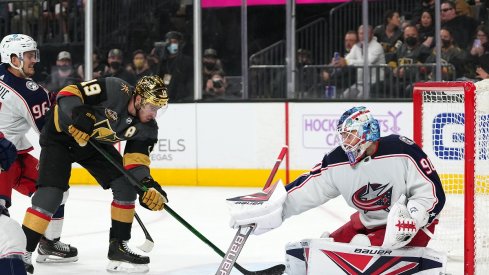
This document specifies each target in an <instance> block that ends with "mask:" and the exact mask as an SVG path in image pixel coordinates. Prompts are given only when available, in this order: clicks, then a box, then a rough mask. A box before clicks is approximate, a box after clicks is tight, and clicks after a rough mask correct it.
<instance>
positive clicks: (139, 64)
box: [127, 49, 154, 82]
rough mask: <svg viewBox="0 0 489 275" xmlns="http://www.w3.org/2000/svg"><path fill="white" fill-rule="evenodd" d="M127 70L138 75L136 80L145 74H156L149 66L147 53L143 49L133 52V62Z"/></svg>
mask: <svg viewBox="0 0 489 275" xmlns="http://www.w3.org/2000/svg"><path fill="white" fill-rule="evenodd" d="M127 70H128V71H129V72H130V73H133V74H135V75H136V82H137V80H139V79H140V78H141V77H143V76H147V75H148V76H149V75H153V74H154V73H153V71H151V69H150V68H149V65H148V58H147V56H146V53H145V52H144V51H143V50H141V49H139V50H135V51H134V52H133V53H132V63H131V64H130V65H129V66H127Z"/></svg>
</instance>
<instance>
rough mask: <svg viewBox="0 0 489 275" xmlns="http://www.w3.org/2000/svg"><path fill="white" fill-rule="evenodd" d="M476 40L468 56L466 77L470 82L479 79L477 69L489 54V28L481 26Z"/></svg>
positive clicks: (477, 31) (478, 28)
mask: <svg viewBox="0 0 489 275" xmlns="http://www.w3.org/2000/svg"><path fill="white" fill-rule="evenodd" d="M476 34H477V35H476V39H474V42H473V43H472V47H471V48H470V51H469V54H468V55H467V60H466V64H467V66H466V68H467V73H466V76H467V78H469V79H470V80H473V79H475V78H477V68H479V67H480V66H481V65H482V64H481V57H482V56H483V55H487V54H489V39H488V37H489V27H487V26H486V25H479V26H478V27H477V30H476Z"/></svg>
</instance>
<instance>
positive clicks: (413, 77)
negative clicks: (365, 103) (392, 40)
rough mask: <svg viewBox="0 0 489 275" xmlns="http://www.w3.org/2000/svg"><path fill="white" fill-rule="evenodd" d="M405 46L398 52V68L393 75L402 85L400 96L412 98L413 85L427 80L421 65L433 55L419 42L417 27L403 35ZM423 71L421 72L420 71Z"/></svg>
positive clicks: (409, 27) (409, 29) (407, 28)
mask: <svg viewBox="0 0 489 275" xmlns="http://www.w3.org/2000/svg"><path fill="white" fill-rule="evenodd" d="M403 39H404V44H402V46H401V47H400V48H399V49H398V50H397V51H396V60H397V67H395V68H394V70H393V75H394V77H396V78H397V79H398V80H399V81H398V83H400V84H401V85H400V87H399V88H400V89H401V90H400V92H401V93H400V96H401V97H411V95H412V85H411V84H412V83H414V82H417V81H420V80H426V79H427V77H426V74H423V73H421V74H420V72H422V70H423V69H422V68H423V67H420V66H419V64H421V63H425V61H426V59H427V58H428V56H430V54H431V49H430V48H429V47H428V46H426V45H425V44H422V43H421V41H420V40H419V35H418V29H417V28H416V27H415V26H407V27H406V28H405V29H404V33H403ZM420 69H421V70H420Z"/></svg>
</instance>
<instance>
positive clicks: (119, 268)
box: [106, 261, 149, 273]
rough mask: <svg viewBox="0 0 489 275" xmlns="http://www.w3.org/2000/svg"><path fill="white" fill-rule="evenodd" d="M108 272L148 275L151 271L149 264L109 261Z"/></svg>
mask: <svg viewBox="0 0 489 275" xmlns="http://www.w3.org/2000/svg"><path fill="white" fill-rule="evenodd" d="M106 269H107V271H108V272H114V273H115V272H124V273H146V272H148V271H149V267H148V265H147V264H131V263H126V262H120V261H109V264H108V265H107V268H106Z"/></svg>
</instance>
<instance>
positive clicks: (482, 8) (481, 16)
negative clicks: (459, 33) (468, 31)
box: [469, 0, 488, 24]
mask: <svg viewBox="0 0 489 275" xmlns="http://www.w3.org/2000/svg"><path fill="white" fill-rule="evenodd" d="M469 4H470V5H471V7H472V8H473V10H472V12H473V17H474V19H475V20H477V21H478V22H480V23H481V24H485V23H487V17H488V10H487V7H488V6H487V4H488V3H487V0H483V1H481V0H475V1H473V2H472V3H471V1H469Z"/></svg>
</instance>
